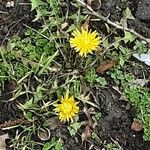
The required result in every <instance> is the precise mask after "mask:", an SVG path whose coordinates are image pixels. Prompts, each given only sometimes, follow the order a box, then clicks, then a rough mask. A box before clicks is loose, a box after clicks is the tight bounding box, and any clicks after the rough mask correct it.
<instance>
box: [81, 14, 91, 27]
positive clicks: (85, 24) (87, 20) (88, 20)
mask: <svg viewBox="0 0 150 150" xmlns="http://www.w3.org/2000/svg"><path fill="white" fill-rule="evenodd" d="M89 22H90V16H88V17H87V18H86V20H85V22H84V24H83V25H82V26H81V28H83V29H85V30H88V28H89Z"/></svg>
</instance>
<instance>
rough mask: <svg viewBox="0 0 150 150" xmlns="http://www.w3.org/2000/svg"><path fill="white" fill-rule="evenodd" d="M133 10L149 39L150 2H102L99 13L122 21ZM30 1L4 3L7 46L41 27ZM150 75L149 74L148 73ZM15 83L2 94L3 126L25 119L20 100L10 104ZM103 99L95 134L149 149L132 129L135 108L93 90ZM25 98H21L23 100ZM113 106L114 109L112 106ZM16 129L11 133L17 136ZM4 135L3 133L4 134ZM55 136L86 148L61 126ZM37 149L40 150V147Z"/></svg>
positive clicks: (0, 27)
mask: <svg viewBox="0 0 150 150" xmlns="http://www.w3.org/2000/svg"><path fill="white" fill-rule="evenodd" d="M126 7H129V8H130V9H131V10H132V13H133V15H134V17H135V20H134V21H133V20H132V21H129V22H128V23H129V26H130V27H132V28H133V29H135V30H136V31H137V32H139V33H140V34H142V35H143V36H145V37H149V38H150V15H149V14H150V0H102V5H101V7H100V9H99V10H98V11H99V12H100V13H102V14H103V15H105V16H109V18H110V19H111V20H113V21H117V20H120V17H121V16H122V12H123V11H124V10H125V9H126ZM30 9H31V8H30V4H29V0H19V1H18V2H16V1H14V7H10V8H7V7H6V0H0V45H1V44H2V45H3V44H5V42H7V40H8V39H9V38H10V37H12V36H14V35H19V36H21V37H22V36H23V35H24V32H25V30H26V29H25V27H24V24H27V25H28V26H32V27H33V28H37V24H36V23H33V22H32V20H33V18H34V14H33V13H31V11H30ZM147 74H149V72H147ZM14 86H15V85H14V83H13V82H11V83H10V82H6V83H5V90H4V91H2V92H1V97H0V108H1V110H0V126H1V125H2V124H4V123H5V122H9V121H14V120H17V119H20V118H22V116H23V114H22V113H21V111H20V110H19V109H18V108H17V104H16V101H12V102H9V103H8V102H7V100H8V99H9V98H10V97H11V96H12V93H11V92H12V91H13V89H14ZM91 90H92V91H93V93H95V95H96V96H97V97H98V99H99V102H98V103H99V108H100V111H101V112H102V118H101V119H100V120H99V121H98V125H97V126H96V128H95V132H96V133H97V134H98V135H99V136H100V137H101V138H102V141H103V142H105V141H107V142H109V141H110V142H111V139H117V141H118V142H119V145H120V146H121V147H123V149H124V150H149V149H150V148H149V147H150V142H144V141H143V138H142V136H143V131H140V132H134V131H131V129H130V126H131V123H132V122H133V118H134V117H135V113H136V111H135V109H134V108H133V107H130V109H127V108H126V106H127V105H128V103H127V102H126V101H118V99H119V97H118V93H116V91H114V90H113V89H111V88H108V89H103V90H99V89H96V88H95V89H91ZM19 99H21V97H20V98H19ZM110 105H111V106H112V107H111V109H110V108H109V106H110ZM15 131H16V130H15V129H13V130H9V131H8V133H9V134H10V135H11V136H14V135H13V134H14V133H15ZM0 132H1V133H3V131H0ZM52 135H53V136H55V137H60V136H61V137H62V139H63V140H64V141H65V143H64V145H65V148H66V149H67V150H69V149H70V150H79V149H80V150H82V149H84V147H83V146H82V145H81V141H75V140H74V139H73V138H71V137H70V136H69V133H68V131H67V129H64V128H63V127H61V126H59V127H58V128H55V129H54V130H53V131H52ZM92 142H94V143H95V145H97V147H99V149H100V147H103V144H102V143H97V142H96V141H92ZM89 143H90V142H89ZM37 149H40V147H38V148H37Z"/></svg>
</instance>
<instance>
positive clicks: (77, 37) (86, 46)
mask: <svg viewBox="0 0 150 150" xmlns="http://www.w3.org/2000/svg"><path fill="white" fill-rule="evenodd" d="M72 35H73V36H74V38H70V45H71V47H73V48H75V50H76V52H79V55H80V56H81V57H82V56H85V57H86V55H87V54H88V53H91V54H92V53H93V51H95V50H97V48H98V45H99V44H100V43H101V38H100V37H99V36H98V33H97V31H94V32H91V30H89V31H88V29H84V28H81V32H80V31H79V30H78V29H76V30H75V31H74V32H73V33H72Z"/></svg>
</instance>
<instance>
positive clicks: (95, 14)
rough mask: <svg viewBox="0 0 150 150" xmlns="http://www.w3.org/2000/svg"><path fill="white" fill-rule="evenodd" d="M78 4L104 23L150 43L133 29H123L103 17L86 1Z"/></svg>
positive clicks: (80, 0) (79, 0)
mask: <svg viewBox="0 0 150 150" xmlns="http://www.w3.org/2000/svg"><path fill="white" fill-rule="evenodd" d="M76 1H77V2H79V3H80V4H81V5H82V6H83V7H85V8H87V9H88V10H89V11H90V12H91V13H92V15H94V16H96V17H98V18H99V19H101V20H102V21H104V22H106V23H108V24H110V25H112V26H114V27H115V28H117V29H121V30H125V31H127V32H130V33H132V34H134V35H135V36H137V37H138V38H139V39H141V40H144V41H145V42H146V43H150V39H148V38H145V37H144V36H142V35H140V34H139V33H137V32H136V31H134V30H133V29H130V28H127V27H122V26H121V25H119V24H116V23H114V22H112V21H111V20H110V19H108V18H107V17H104V16H103V15H101V14H99V13H97V12H96V11H94V10H93V9H92V8H91V7H90V6H88V5H87V4H86V3H85V2H84V1H82V0H76Z"/></svg>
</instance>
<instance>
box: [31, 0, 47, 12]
mask: <svg viewBox="0 0 150 150" xmlns="http://www.w3.org/2000/svg"><path fill="white" fill-rule="evenodd" d="M43 4H45V3H44V2H42V1H41V0H31V11H32V10H34V9H35V8H37V7H38V6H40V5H43Z"/></svg>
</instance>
